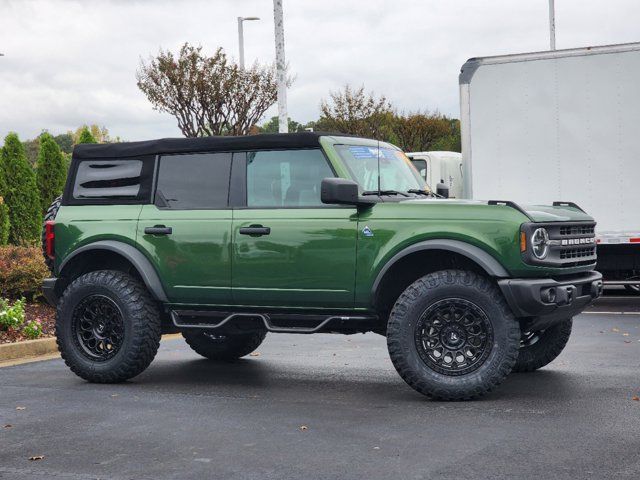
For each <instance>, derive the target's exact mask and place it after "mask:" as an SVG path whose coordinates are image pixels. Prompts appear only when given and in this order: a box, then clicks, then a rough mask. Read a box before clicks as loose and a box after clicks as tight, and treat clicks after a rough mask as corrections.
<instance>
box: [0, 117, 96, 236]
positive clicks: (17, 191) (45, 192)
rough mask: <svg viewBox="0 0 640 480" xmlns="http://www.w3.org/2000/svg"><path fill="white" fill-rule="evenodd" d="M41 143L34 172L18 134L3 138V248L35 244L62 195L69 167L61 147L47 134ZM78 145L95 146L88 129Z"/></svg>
mask: <svg viewBox="0 0 640 480" xmlns="http://www.w3.org/2000/svg"><path fill="white" fill-rule="evenodd" d="M38 143H39V151H38V159H37V162H36V166H35V169H34V168H32V167H31V165H30V164H29V162H28V161H27V156H26V152H25V149H24V145H23V144H22V142H21V141H20V139H19V138H18V135H17V134H16V133H10V134H9V135H7V136H6V138H5V139H4V146H3V147H2V151H1V153H0V245H7V244H11V245H22V246H29V245H36V244H37V243H38V241H39V238H40V231H41V227H42V217H43V215H44V213H45V212H46V211H47V208H48V207H49V205H50V204H51V202H52V201H53V199H54V198H56V197H57V196H58V195H60V194H61V193H62V189H63V187H64V183H65V180H66V176H67V165H66V162H65V159H64V156H63V154H62V152H61V150H60V147H59V146H58V144H57V143H56V142H55V140H54V139H53V137H52V136H51V135H50V134H48V133H46V132H45V133H43V134H42V135H40V138H39V142H38ZM78 143H95V139H94V138H93V136H92V135H91V132H90V131H89V129H88V128H86V127H85V128H84V129H83V130H82V132H81V134H80V139H79V142H78Z"/></svg>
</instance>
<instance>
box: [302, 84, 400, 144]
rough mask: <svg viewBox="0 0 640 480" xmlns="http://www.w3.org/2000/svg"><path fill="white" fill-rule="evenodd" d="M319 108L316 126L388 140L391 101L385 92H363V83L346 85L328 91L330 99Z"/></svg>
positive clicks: (320, 128)
mask: <svg viewBox="0 0 640 480" xmlns="http://www.w3.org/2000/svg"><path fill="white" fill-rule="evenodd" d="M320 112H321V116H320V119H319V120H318V121H317V122H316V123H315V128H316V129H317V130H322V131H325V132H338V133H348V134H351V135H358V136H361V137H369V138H376V139H379V140H391V138H390V136H391V135H392V131H391V130H390V127H391V124H392V122H393V108H392V106H391V103H390V102H389V101H388V100H387V99H386V97H385V96H384V95H383V96H381V97H375V96H374V94H373V93H369V94H367V93H365V91H364V86H363V87H360V88H358V89H353V88H351V87H350V86H349V85H346V86H345V87H344V90H342V91H338V92H330V93H329V100H322V101H321V103H320Z"/></svg>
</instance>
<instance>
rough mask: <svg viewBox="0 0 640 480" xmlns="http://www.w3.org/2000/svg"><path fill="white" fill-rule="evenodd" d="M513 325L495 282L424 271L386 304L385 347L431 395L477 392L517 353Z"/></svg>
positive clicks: (498, 377)
mask: <svg viewBox="0 0 640 480" xmlns="http://www.w3.org/2000/svg"><path fill="white" fill-rule="evenodd" d="M519 341H520V328H519V325H518V322H517V321H516V319H515V318H514V316H513V314H512V313H511V311H510V309H509V307H508V306H507V304H506V302H505V300H504V298H503V296H502V294H501V293H500V291H499V290H498V289H497V287H496V286H495V285H494V284H493V283H491V282H490V281H489V280H488V279H487V278H485V277H483V276H481V275H478V274H476V273H473V272H467V271H460V270H444V271H440V272H435V273H432V274H429V275H426V276H424V277H422V278H420V279H418V280H416V281H415V282H414V283H412V284H411V285H410V286H409V287H408V288H407V289H406V290H405V291H404V292H403V293H402V295H400V297H399V298H398V300H397V301H396V304H395V305H394V307H393V310H392V311H391V315H390V317H389V324H388V328H387V346H388V349H389V355H390V357H391V361H392V362H393V365H394V367H395V368H396V370H397V371H398V373H399V374H400V376H401V377H402V378H403V379H404V380H405V382H407V383H408V384H409V386H411V387H412V388H413V389H415V390H417V391H418V392H420V393H422V394H424V395H426V396H427V397H430V398H433V399H438V400H467V399H473V398H477V397H480V396H482V395H484V394H486V393H488V392H489V391H490V390H491V389H493V388H494V387H495V386H497V385H498V384H500V383H501V382H502V381H503V380H504V379H505V377H506V376H507V375H508V374H509V373H510V372H511V370H512V369H513V366H514V364H515V362H516V359H517V357H518V347H519Z"/></svg>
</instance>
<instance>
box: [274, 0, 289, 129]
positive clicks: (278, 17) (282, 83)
mask: <svg viewBox="0 0 640 480" xmlns="http://www.w3.org/2000/svg"><path fill="white" fill-rule="evenodd" d="M273 24H274V28H275V37H276V76H277V80H278V132H280V133H289V119H288V117H287V63H286V61H285V59H284V20H283V15H282V0H273Z"/></svg>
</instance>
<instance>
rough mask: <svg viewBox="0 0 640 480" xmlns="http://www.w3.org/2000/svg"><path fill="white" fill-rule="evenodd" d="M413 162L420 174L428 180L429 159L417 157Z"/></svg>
mask: <svg viewBox="0 0 640 480" xmlns="http://www.w3.org/2000/svg"><path fill="white" fill-rule="evenodd" d="M411 163H413V166H414V167H416V170H418V173H419V174H420V176H421V177H422V178H423V179H424V180H426V179H427V161H426V160H423V159H421V158H415V159H414V158H412V159H411Z"/></svg>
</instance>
